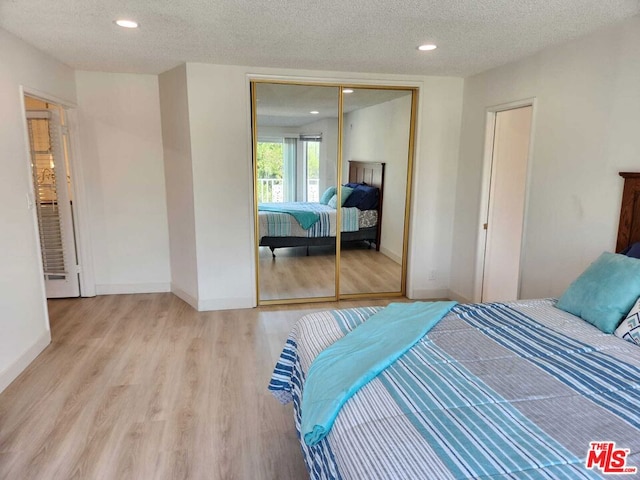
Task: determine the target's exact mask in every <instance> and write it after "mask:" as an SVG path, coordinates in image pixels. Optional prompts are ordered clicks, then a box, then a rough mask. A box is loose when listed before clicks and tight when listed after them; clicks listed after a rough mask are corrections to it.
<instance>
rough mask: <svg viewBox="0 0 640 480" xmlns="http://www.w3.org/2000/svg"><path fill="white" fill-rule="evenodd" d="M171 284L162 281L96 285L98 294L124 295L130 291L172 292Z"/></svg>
mask: <svg viewBox="0 0 640 480" xmlns="http://www.w3.org/2000/svg"><path fill="white" fill-rule="evenodd" d="M170 291H171V284H170V283H168V282H161V283H119V284H118V283H112V284H102V285H100V284H98V285H96V294H97V295H123V294H129V293H163V292H170Z"/></svg>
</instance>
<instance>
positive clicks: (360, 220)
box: [258, 203, 378, 238]
mask: <svg viewBox="0 0 640 480" xmlns="http://www.w3.org/2000/svg"><path fill="white" fill-rule="evenodd" d="M307 205H309V206H310V208H312V209H313V211H315V212H316V213H318V215H319V216H320V219H319V220H318V222H317V223H315V224H314V225H312V226H311V228H309V229H308V230H305V229H303V228H302V227H301V226H300V224H299V223H298V222H297V221H296V219H295V218H294V217H293V216H292V215H289V214H287V213H279V212H264V211H258V228H259V230H260V231H259V234H260V237H259V238H262V237H305V238H317V237H335V236H336V210H335V209H334V208H331V207H329V206H327V205H323V204H320V203H315V204H307ZM377 223H378V212H377V210H365V211H361V210H358V209H357V208H355V207H342V229H341V232H357V231H358V230H360V229H363V228H369V227H375V226H376V225H377Z"/></svg>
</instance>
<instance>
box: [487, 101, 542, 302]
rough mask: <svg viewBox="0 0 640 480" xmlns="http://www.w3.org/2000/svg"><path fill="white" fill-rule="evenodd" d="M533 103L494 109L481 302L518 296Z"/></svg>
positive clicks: (513, 298) (515, 298)
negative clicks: (506, 108) (497, 110)
mask: <svg viewBox="0 0 640 480" xmlns="http://www.w3.org/2000/svg"><path fill="white" fill-rule="evenodd" d="M532 112H533V107H531V106H526V107H521V108H515V109H512V110H505V111H500V112H497V113H496V116H495V128H494V141H493V156H492V163H491V184H490V188H489V210H488V215H487V222H486V224H485V228H486V230H487V235H486V246H485V256H484V273H483V278H482V301H483V302H494V301H509V300H517V299H518V297H519V287H520V285H519V284H520V255H521V248H522V233H523V229H524V205H525V193H526V183H527V164H528V159H529V143H530V140H531V117H532Z"/></svg>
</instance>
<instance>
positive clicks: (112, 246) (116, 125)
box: [76, 72, 171, 295]
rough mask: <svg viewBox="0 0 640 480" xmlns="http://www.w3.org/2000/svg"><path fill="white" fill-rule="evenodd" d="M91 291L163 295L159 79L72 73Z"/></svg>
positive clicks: (166, 273) (166, 269) (165, 243)
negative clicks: (92, 279)
mask: <svg viewBox="0 0 640 480" xmlns="http://www.w3.org/2000/svg"><path fill="white" fill-rule="evenodd" d="M76 88H77V93H78V120H79V122H78V123H79V128H80V132H79V133H80V135H79V138H80V146H81V152H82V158H81V159H80V160H81V161H82V166H83V172H84V179H85V182H86V185H89V186H90V188H87V189H86V196H87V203H88V204H89V205H88V207H89V211H90V215H89V222H90V229H91V238H92V249H93V265H94V274H95V282H96V292H97V293H98V294H99V295H100V294H108V293H141V292H159V291H169V289H170V282H171V272H170V266H169V233H168V226H167V201H166V194H165V178H164V163H163V152H162V135H161V128H160V103H159V97H158V77H157V76H155V75H132V74H116V73H101V72H76Z"/></svg>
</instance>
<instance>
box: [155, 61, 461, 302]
mask: <svg viewBox="0 0 640 480" xmlns="http://www.w3.org/2000/svg"><path fill="white" fill-rule="evenodd" d="M186 72H187V81H188V102H189V124H190V125H191V132H190V133H191V152H192V168H193V189H194V190H193V191H194V202H195V203H194V209H195V225H196V245H197V264H198V267H197V272H198V307H199V308H200V309H202V310H211V309H222V308H243V307H251V306H254V305H255V304H256V292H255V289H256V285H255V264H254V255H255V248H254V238H253V225H254V224H253V187H252V168H251V128H250V127H251V116H250V108H249V107H250V105H249V81H248V76H250V75H273V76H279V77H282V76H288V77H289V78H291V79H298V80H304V79H305V78H307V79H309V78H316V79H317V78H324V79H327V80H332V79H335V80H348V79H351V81H353V82H355V81H357V82H360V83H383V84H384V83H386V84H405V85H406V84H407V83H411V84H412V85H413V84H415V85H417V86H421V87H422V92H423V93H422V95H423V98H422V99H421V107H420V108H421V110H420V115H421V117H422V118H421V120H420V121H419V127H418V128H419V130H418V137H419V139H418V141H419V143H420V144H421V146H420V148H419V149H418V150H417V153H416V155H417V156H416V171H415V176H414V183H415V185H414V193H415V195H414V197H413V202H412V205H413V217H412V229H411V238H410V252H409V262H410V267H409V275H408V295H409V296H410V297H412V298H426V297H430V296H441V295H446V294H447V292H448V290H447V287H448V281H449V268H450V264H451V233H452V217H453V207H454V198H455V196H454V188H455V179H456V161H457V158H458V138H459V137H458V135H459V132H460V130H459V128H460V114H461V104H462V85H463V82H462V79H456V78H446V77H416V76H405V77H401V76H393V75H381V76H378V75H370V74H357V73H340V74H336V72H315V71H311V72H309V71H288V70H275V69H264V68H253V67H242V66H224V65H209V64H195V63H189V64H187V66H186ZM165 75H167V74H163V75H162V76H161V79H160V91H161V99H162V98H163V76H165ZM161 103H162V101H161ZM180 108H181V109H182V107H180ZM171 111H172V110H169V109H165V107H164V105H163V106H162V114H163V134H164V131H165V128H164V122H165V119H164V117H165V115H168V114H169V113H170V112H171ZM181 111H182V110H181ZM166 156H167V141H166V139H165V158H166ZM165 162H166V160H165ZM170 177H171V176H170V175H169V174H167V183H169V182H171V180H170ZM167 200H168V202H169V216H170V220H169V223H170V230H171V211H172V209H174V208H175V207H172V198H171V195H168V196H167ZM171 241H172V243H173V238H172V240H171ZM172 268H173V246H172ZM432 270H433V271H435V272H437V275H436V278H435V279H433V280H430V279H429V276H430V272H431V271H432ZM173 275H174V278H175V272H173Z"/></svg>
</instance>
